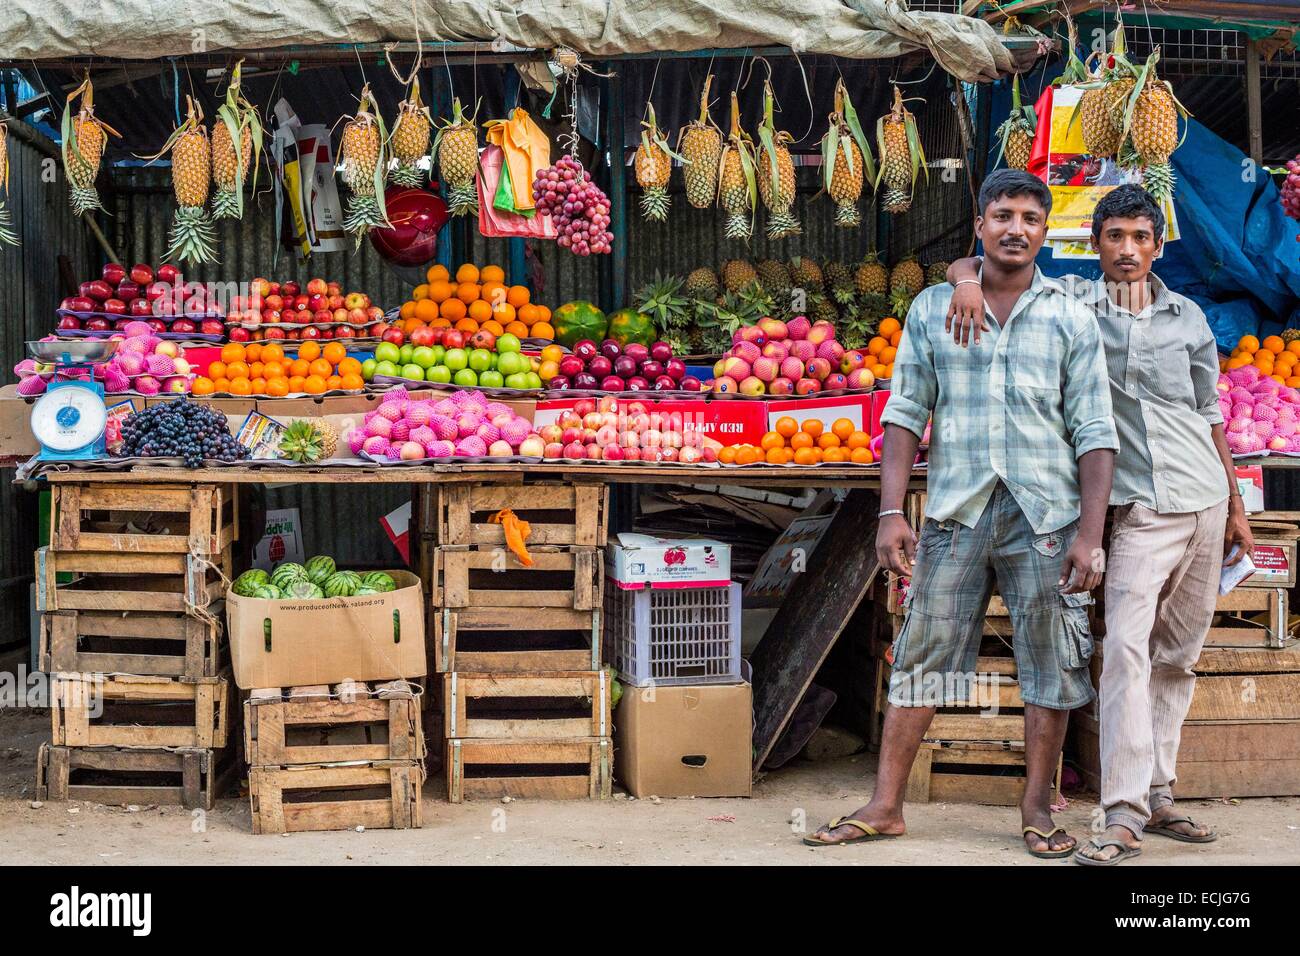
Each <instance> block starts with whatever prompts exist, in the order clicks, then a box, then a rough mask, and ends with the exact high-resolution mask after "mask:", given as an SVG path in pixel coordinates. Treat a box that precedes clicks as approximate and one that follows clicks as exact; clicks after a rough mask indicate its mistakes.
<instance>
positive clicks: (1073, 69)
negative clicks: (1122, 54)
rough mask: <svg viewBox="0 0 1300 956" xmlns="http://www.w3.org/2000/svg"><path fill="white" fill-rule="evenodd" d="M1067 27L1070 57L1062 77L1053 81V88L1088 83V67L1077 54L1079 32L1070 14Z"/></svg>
mask: <svg viewBox="0 0 1300 956" xmlns="http://www.w3.org/2000/svg"><path fill="white" fill-rule="evenodd" d="M1065 27H1066V31H1067V36H1068V39H1067V41H1066V42H1067V45H1068V46H1069V48H1070V55H1069V58H1068V59H1067V61H1066V64H1065V69H1064V70H1063V71H1062V72H1061V75H1060V76H1058V77H1057V78H1056V79H1054V80H1053V81H1052V85H1053V86H1073V85H1075V84H1078V83H1086V82H1087V81H1088V67H1087V66H1086V65H1085V64H1084V62H1083V61H1082V60H1081V59H1079V54H1078V52H1077V50H1078V46H1079V31H1078V28H1077V27H1075V25H1074V18H1073V17H1071V16H1070V15H1069V14H1068V13H1067V14H1066V15H1065Z"/></svg>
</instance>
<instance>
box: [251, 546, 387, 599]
mask: <svg viewBox="0 0 1300 956" xmlns="http://www.w3.org/2000/svg"><path fill="white" fill-rule="evenodd" d="M230 590H231V593H233V594H237V595H238V596H239V597H244V598H259V599H261V600H264V601H322V600H325V599H327V598H338V597H357V596H364V595H369V594H384V593H387V592H389V591H396V590H397V582H396V581H394V580H393V576H392V575H391V574H388V573H387V572H386V571H369V572H362V571H340V570H339V569H338V567H337V566H336V565H335V563H334V559H333V558H331V557H329V556H328V555H323V554H318V555H316V556H315V557H313V558H309V559H308V560H307V563H306V564H298V563H296V562H293V561H283V562H281V563H280V564H277V565H275V567H274V568H272V570H271V571H270V572H269V573H268V572H266V571H263V570H262V569H260V568H254V569H252V570H251V571H245V572H244V573H243V574H241V575H240V576H239V577H237V578H235V580H234V583H233V584H231V585H230Z"/></svg>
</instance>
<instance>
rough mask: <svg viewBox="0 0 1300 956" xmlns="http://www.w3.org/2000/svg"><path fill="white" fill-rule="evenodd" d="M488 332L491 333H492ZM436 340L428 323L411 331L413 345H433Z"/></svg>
mask: <svg viewBox="0 0 1300 956" xmlns="http://www.w3.org/2000/svg"><path fill="white" fill-rule="evenodd" d="M488 334H489V335H490V334H491V333H488ZM435 341H436V336H435V335H434V334H433V329H431V328H429V327H428V326H427V325H425V326H421V327H420V328H418V329H413V330H412V331H411V335H410V342H411V344H412V345H416V346H419V345H433V344H434V343H435Z"/></svg>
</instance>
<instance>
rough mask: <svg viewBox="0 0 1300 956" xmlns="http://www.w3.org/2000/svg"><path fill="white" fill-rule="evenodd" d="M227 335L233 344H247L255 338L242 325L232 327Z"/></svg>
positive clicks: (227, 331)
mask: <svg viewBox="0 0 1300 956" xmlns="http://www.w3.org/2000/svg"><path fill="white" fill-rule="evenodd" d="M226 335H227V336H229V338H230V341H232V342H247V341H248V340H249V339H251V338H252V337H253V335H252V333H251V332H249V331H248V329H246V328H244V327H243V326H242V325H232V326H231V327H230V328H229V329H227V330H226Z"/></svg>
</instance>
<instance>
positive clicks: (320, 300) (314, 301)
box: [307, 294, 330, 312]
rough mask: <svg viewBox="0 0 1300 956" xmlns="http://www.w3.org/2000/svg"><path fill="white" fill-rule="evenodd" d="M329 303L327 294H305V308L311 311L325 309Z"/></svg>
mask: <svg viewBox="0 0 1300 956" xmlns="http://www.w3.org/2000/svg"><path fill="white" fill-rule="evenodd" d="M329 304H330V300H329V296H324V295H319V294H315V295H309V296H307V308H308V309H309V310H310V311H312V312H320V311H321V310H323V309H326V308H327V307H328V306H329Z"/></svg>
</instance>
